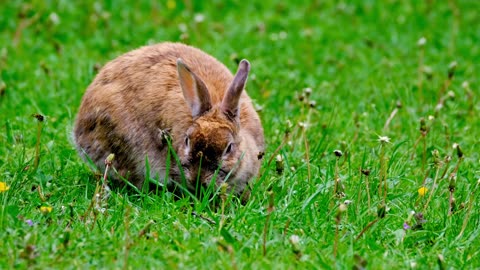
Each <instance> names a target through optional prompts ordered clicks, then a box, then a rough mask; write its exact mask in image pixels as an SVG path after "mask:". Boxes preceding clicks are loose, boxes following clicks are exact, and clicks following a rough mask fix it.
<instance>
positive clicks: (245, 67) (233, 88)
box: [222, 59, 250, 118]
mask: <svg viewBox="0 0 480 270" xmlns="http://www.w3.org/2000/svg"><path fill="white" fill-rule="evenodd" d="M249 71H250V63H249V62H248V61H247V60H245V59H243V60H242V61H240V64H238V70H237V74H235V77H234V78H233V81H232V84H230V87H229V88H228V90H227V93H225V97H223V101H222V110H223V112H224V113H225V114H226V115H227V116H229V117H231V118H236V117H238V107H239V101H240V96H241V94H242V91H243V88H244V87H245V84H246V83H247V77H248V72H249Z"/></svg>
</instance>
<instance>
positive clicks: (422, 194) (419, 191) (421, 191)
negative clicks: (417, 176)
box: [418, 187, 428, 197]
mask: <svg viewBox="0 0 480 270" xmlns="http://www.w3.org/2000/svg"><path fill="white" fill-rule="evenodd" d="M427 191H428V188H426V187H421V188H419V189H418V195H420V197H423V196H425V194H427Z"/></svg>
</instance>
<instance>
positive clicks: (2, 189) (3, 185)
mask: <svg viewBox="0 0 480 270" xmlns="http://www.w3.org/2000/svg"><path fill="white" fill-rule="evenodd" d="M9 189H10V187H9V186H7V183H5V182H0V192H5V191H7V190H9Z"/></svg>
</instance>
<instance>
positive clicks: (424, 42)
mask: <svg viewBox="0 0 480 270" xmlns="http://www.w3.org/2000/svg"><path fill="white" fill-rule="evenodd" d="M426 43H427V39H426V38H425V37H421V38H420V39H419V40H418V41H417V45H418V46H419V47H423V46H425V44H426Z"/></svg>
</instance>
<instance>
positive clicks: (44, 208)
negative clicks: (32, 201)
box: [40, 206, 53, 214]
mask: <svg viewBox="0 0 480 270" xmlns="http://www.w3.org/2000/svg"><path fill="white" fill-rule="evenodd" d="M52 210H53V208H52V207H51V206H40V212H42V214H48V213H50V212H52Z"/></svg>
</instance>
